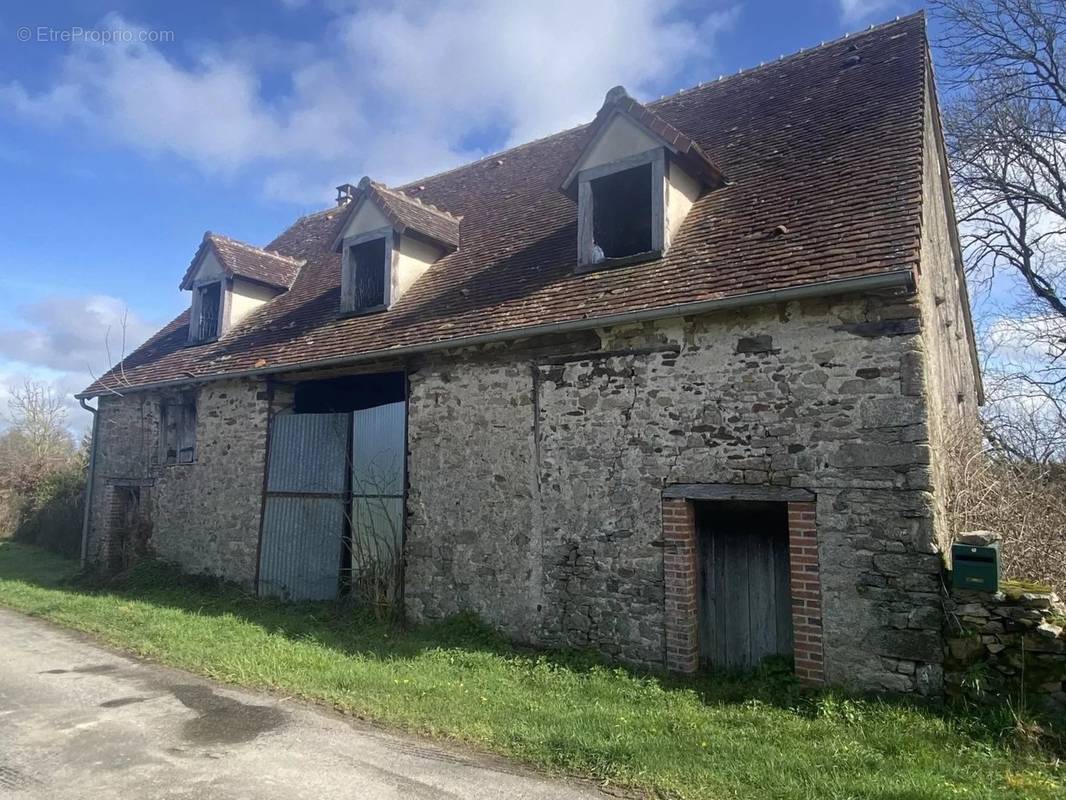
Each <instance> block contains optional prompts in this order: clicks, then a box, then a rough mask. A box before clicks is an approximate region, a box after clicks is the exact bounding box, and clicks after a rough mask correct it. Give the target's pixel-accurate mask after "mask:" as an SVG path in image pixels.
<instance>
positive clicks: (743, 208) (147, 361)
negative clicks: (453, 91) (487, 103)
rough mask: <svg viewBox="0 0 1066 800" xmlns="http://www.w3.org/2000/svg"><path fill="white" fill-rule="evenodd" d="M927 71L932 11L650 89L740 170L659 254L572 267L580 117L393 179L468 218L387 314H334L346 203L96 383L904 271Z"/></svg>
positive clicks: (205, 371) (309, 357)
mask: <svg viewBox="0 0 1066 800" xmlns="http://www.w3.org/2000/svg"><path fill="white" fill-rule="evenodd" d="M856 56H858V58H857V59H856ZM926 69H927V51H926V41H925V21H924V17H922V16H921V15H914V16H910V17H906V18H904V19H902V20H898V21H897V22H894V23H889V24H887V25H882V26H880V27H877V28H874V29H871V30H870V31H868V32H864V33H861V34H858V35H853V36H851V37H848V38H846V39H842V40H839V41H836V42H832V43H830V44H826V45H823V46H820V47H817V48H814V49H811V50H807V51H803V52H801V53H798V54H795V55H793V56H790V57H787V58H784V59H781V60H779V61H775V62H772V63H769V64H766V65H765V66H762V67H759V68H757V69H753V70H750V71H747V72H742V73H739V74H737V75H734V76H731V77H728V78H726V79H723V80H719V81H716V82H712V83H707V84H704V85H701V86H698V87H695V88H693V89H689V90H686V91H683V92H681V93H679V94H676V95H673V96H670V97H666V98H664V99H662V100H660V101H657V102H654V103H649V104H648V105H647V108H648V109H649V110H650V111H651V112H653V113H654V114H655V115H656V116H657V117H658V118H660V119H662V120H663V121H665V122H666V123H669V125H671V126H673V128H675V129H676V130H677V131H683V132H684V135H685V136H687V137H690V138H691V140H692V142H694V143H695V144H696V145H698V147H699V148H700V150H701V151H702V152H703V153H705V154H706V155H707V157H708V158H709V159H711V161H712V162H713V163H715V164H718V165H719V166H720V167H721V168H722V170H723V171H724V172H725V174H726V175H728V177H729V184H728V185H726V186H723V187H721V188H717V189H713V190H711V191H709V192H707V193H706V194H705V195H704V196H703V197H701V198H700V199H699V200H698V201H697V202H696V204H695V205H694V206H693V207H692V210H691V211H690V212H689V214H688V216H687V218H686V219H685V222H684V224H683V225H682V227H681V229H680V231H679V232H678V235H677V236H676V237H675V238H674V239H673V241H672V243H671V248H670V250H669V252H668V253H667V255H666V256H665V257H663V258H662V259H660V260H655V261H649V262H644V263H641V264H633V265H629V266H625V267H618V268H614V269H610V270H603V271H596V272H589V273H584V274H575V265H576V261H577V209H576V206H575V204H574V202H573V201H572V200H571V199H570V198H568V197H567V196H565V195H564V194H563V193H562V192H560V191H559V184H560V180H561V176H563V175H565V174H566V173H567V171H568V170H569V169H570V167H571V166H572V165H573V164H574V163H575V161H576V159H577V158H578V156H579V154H580V153H581V151H582V148H583V147H584V145H585V143H586V141H587V136H588V130H589V126H588V125H585V126H582V127H579V128H575V129H572V130H568V131H564V132H562V133H559V134H556V135H554V136H550V137H547V138H545V139H541V140H538V141H535V142H531V143H529V144H525V145H522V146H519V147H516V148H514V149H512V150H509V151H506V152H504V153H500V154H497V155H494V156H491V157H489V158H486V159H482V160H480V161H477V162H474V163H472V164H468V165H466V166H463V167H460V168H458V169H454V170H451V171H449V172H445V173H442V174H440V175H436V176H433V177H429V178H424V179H422V180H419V181H416V182H414V183H412V184H410V185H408V186H406V187H401V189H402V191H403V192H404V194H406V195H407V196H409V197H412V198H418V199H419V200H421V201H422V202H424V203H431V204H433V205H435V206H437V207H438V208H441V209H447V210H448V212H450V213H451V214H453V215H455V216H461V217H462V246H461V247H460V248H459V249H458V250H456V251H455V252H453V253H450V254H448V255H446V256H445V257H443V258H442V259H440V260H439V261H437V262H436V263H435V264H434V265H433V266H431V267H430V268H429V269H428V270H427V271H426V272H425V273H424V274H423V275H422V276H421V277H420V278H419V279H418V280H417V281H416V282H415V283H414V284H413V285H412V286H411V288H410V289H409V290H408V291H407V292H406V293H405V294H404V295H403V296H402V297H401V298H400V299H399V300H398V301H397V302H396V303H395V304H394V305H393V306H392V307H391V308H390V309H389V310H388V311H387V312H383V313H380V314H371V315H366V316H358V317H342V316H340V314H339V310H340V272H341V270H340V255H339V254H338V253H336V252H334V251H333V249H332V247H331V245H332V243H333V240H334V238H335V237H336V235H337V233H338V226H339V225H340V224H341V222H342V218H343V216H344V213H345V209H343V208H334V209H330V210H327V211H324V212H320V213H318V214H313V215H311V216H308V217H304V218H302V219H299V220H297V221H296V223H294V224H293V225H292V226H291V227H290V228H289V229H288V230H286V231H285V232H284V233H282V234H281V235H280V236H279V237H278V238H276V239H275V240H274V241H273V242H271V243H270V244H269V245H267V249H269V250H273V251H277V252H278V253H282V254H285V255H286V256H288V257H290V258H293V259H306V261H307V263H306V264H305V265H304V266H303V268H302V269H301V270H300V272H299V275H298V276H297V277H296V279H295V281H294V282H293V285H292V288H291V289H290V290H289V291H288V292H285V293H284V294H282V295H280V296H278V297H277V298H275V299H274V300H272V301H270V302H269V303H267V304H265V305H264V306H262V307H261V308H259V309H257V310H256V311H255V312H253V313H252V314H250V315H249V316H248V317H247V318H246V319H245V320H244V321H242V323H241V325H240V326H238V327H237V328H235V329H234V330H232V331H230V332H228V333H227V334H226V336H224V337H222V338H221V339H220V340H218V341H217V342H213V343H209V344H203V345H200V346H195V347H189V346H187V345H186V342H187V335H186V331H185V326H186V325H187V317H188V312H185V313H183V314H182V315H181V316H179V317H178V318H177V319H175V320H174V321H173V322H171V323H170V324H169V325H167V326H166V327H165V328H164V329H163V330H162V331H160V332H159V333H158V334H156V335H155V336H154V337H152V339H150V340H149V341H148V342H147V343H146V344H145V345H143V346H142V347H141V348H140V349H139V350H137V351H136V352H134V353H133V354H132V355H130V356H129V357H128V358H126V359H125V362H124V364H123V365H122V377H123V380H122V381H121V382H120V381H119V380H118V378H117V376H116V371H112V373H109V375H108V376H105V378H104V379H103V381H102V382H98V383H96V384H94V385H93V386H92V387H90V389H89V390H87V391H88V393H101V392H102V391H105V390H106V387H108V386H118V385H120V384H121V385H126V386H129V385H138V384H146V383H156V382H162V381H170V380H184V379H187V378H189V377H190V376H195V377H215V376H221V375H224V374H227V373H234V372H246V371H251V370H257V369H263V370H268V369H281V368H284V367H287V366H293V367H295V366H297V365H301V364H307V363H311V362H318V361H329V360H332V359H344V358H356V357H365V356H366V355H367V354H370V353H382V354H383V355H387V351H388V350H389V349H390V348H401V347H403V348H413V347H425V346H430V345H433V344H434V343H438V344H439V343H441V342H444V341H448V340H454V339H461V338H464V337H471V336H483V335H492V334H505V333H506V332H507V331H509V330H516V329H522V328H528V327H533V326H537V325H547V324H551V323H573V322H574V321H581V320H587V319H592V318H597V317H603V316H608V315H612V314H619V313H623V312H640V311H646V310H648V309H655V308H661V307H666V306H671V305H674V304H679V303H689V302H701V301H707V300H713V299H719V298H731V297H736V296H739V295H745V294H750V293H754V292H760V291H765V290H774V289H784V288H793V287H802V286H805V285H808V284H814V283H821V282H825V281H831V280H838V279H846V278H854V277H865V276H876V275H880V274H883V273H886V272H894V271H897V270H906V269H913V268H915V267H916V266H917V260H918V250H919V241H920V239H919V236H920V228H919V226H920V217H921V185H922V141H923V125H924V117H923V113H924V103H925V78H926ZM782 226H783V227H782Z"/></svg>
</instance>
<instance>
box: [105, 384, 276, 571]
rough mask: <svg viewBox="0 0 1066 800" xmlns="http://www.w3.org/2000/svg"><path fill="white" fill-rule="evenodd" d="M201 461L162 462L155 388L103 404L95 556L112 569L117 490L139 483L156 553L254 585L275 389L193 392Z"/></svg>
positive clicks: (224, 387)
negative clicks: (272, 396) (271, 393)
mask: <svg viewBox="0 0 1066 800" xmlns="http://www.w3.org/2000/svg"><path fill="white" fill-rule="evenodd" d="M195 397H196V408H197V415H196V416H197V422H196V458H195V462H194V463H192V464H173V465H164V464H163V463H162V460H163V459H162V458H161V445H160V439H159V425H160V404H161V402H163V401H165V400H167V399H169V396H168V395H167V394H161V393H157V392H131V393H129V394H127V395H124V396H117V395H107V396H104V397H101V398H100V411H99V413H100V426H99V431H100V433H99V436H100V442H99V445H98V446H99V450H98V455H97V475H96V481H95V483H94V487H93V505H92V524H91V528H90V536H89V557H90V560H91V561H94V562H97V563H107V562H108V560H109V557H110V553H111V549H112V547H113V546H115V545H116V543H115V542H113V541H112V536H111V535H112V532H113V530H114V527H113V525H112V514H113V511H114V500H113V497H114V494H115V489H116V487H128V486H140V487H142V489H143V490H142V493H141V496H142V504H143V505H144V508H143V509H142V513H143V514H144V515H145V516H146V517H147V520H146V521H147V523H148V524H149V525H150V528H151V538H150V540H149V546H150V548H151V549H152V550H153V551H154V552H155V553H156V554H158V555H159V556H160V557H161V558H164V559H166V560H169V561H174V562H176V563H178V564H180V565H181V566H182V567H183V568H184V569H186V570H188V571H189V572H194V573H206V574H209V575H215V576H219V577H222V578H227V579H229V580H233V581H237V582H238V583H242V584H244V585H247V586H250V585H251V584H252V582H253V581H254V579H255V568H256V550H257V546H258V540H259V517H260V508H261V503H262V490H263V470H264V465H265V461H264V459H265V454H266V428H267V415H268V410H269V408H270V399H269V398H270V393H269V392H268V391H267V390H266V386H265V384H264V383H262V382H260V381H251V380H244V381H219V382H216V383H210V384H207V385H205V386H203V387H202V388H200V389H199V390H195Z"/></svg>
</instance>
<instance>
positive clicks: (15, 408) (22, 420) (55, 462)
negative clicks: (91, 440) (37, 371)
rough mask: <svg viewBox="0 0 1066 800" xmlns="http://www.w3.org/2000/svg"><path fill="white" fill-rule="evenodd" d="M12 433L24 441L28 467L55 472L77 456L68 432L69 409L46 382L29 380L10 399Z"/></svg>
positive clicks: (23, 447) (22, 446) (21, 443)
mask: <svg viewBox="0 0 1066 800" xmlns="http://www.w3.org/2000/svg"><path fill="white" fill-rule="evenodd" d="M8 421H9V423H10V426H11V427H10V430H11V432H13V434H14V435H15V436H17V437H18V439H19V441H20V447H19V450H21V455H22V457H23V459H24V460H25V463H26V464H32V465H35V467H36V468H40V469H54V468H55V467H57V466H59V465H61V464H63V463H66V462H67V461H68V460H69V459H70V458H71V457H72V455H73V452H74V446H73V441H72V439H71V436H70V432H69V431H68V430H67V427H66V422H67V410H66V408H65V407H64V405H63V401H62V400H61V399H60V397H59V396H58V395H57V394H56V393H55V391H54V390H53V389H52V388H51V387H50V386H48V385H47V384H45V383H41V382H39V381H32V380H27V381H26V382H25V383H24V384H23V385H22V388H21V389H15V390H14V391H12V392H11V397H10V398H9V400H8Z"/></svg>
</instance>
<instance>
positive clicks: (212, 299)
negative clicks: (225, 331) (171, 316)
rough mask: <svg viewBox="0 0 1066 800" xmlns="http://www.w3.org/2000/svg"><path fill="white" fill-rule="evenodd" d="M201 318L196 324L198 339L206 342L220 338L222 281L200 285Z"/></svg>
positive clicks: (198, 288) (198, 289)
mask: <svg viewBox="0 0 1066 800" xmlns="http://www.w3.org/2000/svg"><path fill="white" fill-rule="evenodd" d="M196 293H197V295H199V297H198V299H199V301H200V302H199V311H200V314H199V316H200V319H199V320H198V321H197V322H196V323H195V325H196V340H197V341H199V342H206V341H209V340H211V339H216V338H218V333H219V331H218V326H219V322H221V320H222V282H221V281H216V282H215V283H209V284H207V285H206V286H198V287H197V288H196Z"/></svg>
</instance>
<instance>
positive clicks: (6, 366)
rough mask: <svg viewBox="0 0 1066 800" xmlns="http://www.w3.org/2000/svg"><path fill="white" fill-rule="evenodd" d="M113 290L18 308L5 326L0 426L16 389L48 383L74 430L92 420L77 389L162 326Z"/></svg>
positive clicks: (0, 336) (0, 339) (0, 344)
mask: <svg viewBox="0 0 1066 800" xmlns="http://www.w3.org/2000/svg"><path fill="white" fill-rule="evenodd" d="M158 327H159V326H158V325H157V324H156V323H154V322H149V321H147V320H144V319H142V318H140V317H139V316H137V315H136V314H134V313H131V312H127V310H126V307H125V304H124V303H123V302H122V301H121V300H118V299H117V298H114V297H110V296H108V295H81V296H64V295H52V296H48V297H45V298H42V299H41V300H39V301H37V302H35V303H32V304H30V305H27V306H24V307H22V308H21V309H19V312H18V315H17V317H15V318H14V319H13V320H12V321H11V322H10V323H9V325H8V326H7V327H3V328H0V429H2V428H3V427H4V424H5V420H6V416H7V403H8V399H9V398H10V396H11V392H12V390H14V389H18V388H20V387H22V386H23V385H24V384H25V383H26V381H27V380H33V381H37V382H41V383H44V384H45V385H46V386H49V387H51V389H52V390H53V391H54V392H55V393H56V394H57V395H58V396H59V397H61V398H62V399H63V402H64V405H65V407H66V409H67V420H68V422H69V424H70V426H71V428H72V429H73V430H74V431H75V432H80V431H81V430H82V429H83V428H84V426H85V425H87V424H88V422H87V419H88V415H87V414H86V413H85V412H84V411H82V409H81V408H80V407H79V405H78V402H77V401H76V400H75V399H74V394H75V393H76V392H80V391H81V390H82V389H84V388H85V387H86V386H88V385H89V383H91V382H92V379H93V376H94V375H95V376H99V375H101V374H103V373H104V372H105V371H106V370H107V369H108V368H109V367H110V366H111V365H112V364H114V363H117V362H118V361H119V360H120V359H121V358H122V355H123V353H126V354H129V353H130V352H132V351H133V350H134V349H135V348H136V347H137V346H138V345H140V344H141V343H142V342H143V341H145V340H146V339H147V338H148V337H149V336H150V335H151V334H152V333H154V332H155V331H156V330H157V329H158Z"/></svg>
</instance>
